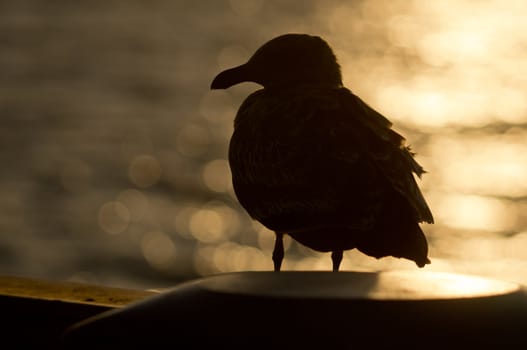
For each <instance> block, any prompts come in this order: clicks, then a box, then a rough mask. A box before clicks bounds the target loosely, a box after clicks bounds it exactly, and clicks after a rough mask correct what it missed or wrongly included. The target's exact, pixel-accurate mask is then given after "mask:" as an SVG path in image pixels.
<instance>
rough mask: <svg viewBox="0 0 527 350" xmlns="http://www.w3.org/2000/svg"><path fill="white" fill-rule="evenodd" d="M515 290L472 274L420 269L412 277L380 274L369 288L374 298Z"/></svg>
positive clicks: (511, 285) (464, 295) (513, 286)
mask: <svg viewBox="0 0 527 350" xmlns="http://www.w3.org/2000/svg"><path fill="white" fill-rule="evenodd" d="M517 290H518V285H516V284H514V283H507V282H501V281H495V280H491V279H485V278H480V277H472V276H458V275H453V274H448V273H430V274H427V273H423V274H420V275H419V279H416V278H415V276H414V275H413V274H412V273H407V272H403V271H399V272H391V273H390V272H389V273H385V274H381V275H380V276H379V280H378V281H377V283H376V284H375V287H374V288H373V289H372V290H371V291H370V292H369V294H370V297H371V298H374V299H399V298H401V297H402V298H404V299H413V298H415V299H419V300H422V299H435V298H441V299H443V298H470V297H481V296H489V295H500V294H507V293H511V292H514V291H517Z"/></svg>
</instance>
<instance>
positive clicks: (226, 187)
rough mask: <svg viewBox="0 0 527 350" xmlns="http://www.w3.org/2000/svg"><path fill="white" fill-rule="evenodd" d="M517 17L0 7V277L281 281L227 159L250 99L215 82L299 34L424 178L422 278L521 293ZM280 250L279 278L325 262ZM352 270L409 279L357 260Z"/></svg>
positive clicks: (443, 12) (526, 271) (525, 159)
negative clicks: (390, 128)
mask: <svg viewBox="0 0 527 350" xmlns="http://www.w3.org/2000/svg"><path fill="white" fill-rule="evenodd" d="M526 17H527V2H524V1H514V0H500V1H498V0H480V1H470V0H455V1H454V0H438V1H418V0H415V1H409V0H408V1H407V0H395V1H380V0H379V1H377V0H363V1H336V0H325V1H314V0H313V1H292V0H286V1H278V0H230V1H227V0H224V1H221V0H217V1H190V0H188V1H187V0H153V1H124V0H123V1H120V0H104V1H99V0H91V1H67V0H48V1H39V0H12V1H9V0H2V1H0V118H1V119H0V144H1V148H0V160H1V162H2V171H1V172H0V273H4V274H16V275H21V276H35V277H43V278H50V279H57V280H75V281H85V282H90V283H98V284H105V285H112V286H123V287H132V288H153V287H164V286H170V285H174V284H175V283H177V282H179V281H183V280H186V279H190V278H195V277H197V276H203V275H210V274H214V273H220V272H228V271H241V270H271V269H272V262H271V251H272V245H273V238H274V237H273V236H274V235H273V234H271V233H270V232H268V231H267V230H266V229H264V228H262V226H260V225H259V224H257V223H255V222H253V221H251V220H250V219H249V218H248V216H247V214H245V212H244V211H243V210H242V209H241V207H240V206H239V205H238V203H237V201H236V199H235V197H234V195H233V192H232V187H231V184H230V173H229V169H228V163H227V161H226V156H227V147H228V141H229V138H230V134H231V132H232V121H233V118H234V114H235V112H236V110H237V108H238V107H239V105H240V103H241V102H242V101H243V99H244V98H245V97H246V96H247V95H248V94H249V93H250V92H251V91H254V90H256V89H257V88H258V86H257V85H255V84H243V85H240V86H237V87H235V88H233V89H230V90H229V91H209V85H210V82H211V80H212V78H213V77H214V76H215V75H216V74H217V73H218V72H219V71H220V70H222V69H224V68H227V67H230V66H234V65H238V64H241V63H243V62H244V61H245V60H246V59H247V58H248V57H249V55H250V54H252V53H253V52H254V50H255V49H256V48H258V47H259V46H260V45H261V44H263V43H264V42H266V41H267V40H269V39H271V38H273V37H275V36H277V35H280V34H283V33H286V32H305V33H310V34H316V35H320V36H322V37H323V38H325V39H326V40H327V41H328V42H329V43H330V45H332V47H333V48H334V50H335V52H336V54H337V57H338V58H339V61H340V64H341V66H342V70H343V74H344V82H345V84H346V86H347V87H349V88H351V89H352V90H353V91H354V92H355V93H357V94H358V95H359V96H361V97H362V98H363V99H364V100H366V101H367V102H368V103H369V104H371V105H372V106H373V107H374V108H376V109H378V110H379V111H380V112H382V113H384V114H385V115H386V116H387V117H388V118H390V119H391V120H392V121H393V122H394V124H395V129H396V130H398V131H400V132H401V133H403V135H405V136H406V137H407V139H408V143H409V144H410V145H411V146H412V147H413V149H414V150H415V151H416V152H417V153H418V154H417V159H418V161H419V162H420V163H421V164H422V165H423V166H424V167H425V168H426V169H427V171H428V173H427V174H425V176H424V178H423V180H422V181H420V185H421V187H422V188H423V189H424V192H425V197H426V198H427V200H428V202H429V203H430V206H431V208H432V210H433V212H434V215H435V218H436V224H435V225H424V226H423V229H424V230H425V232H426V234H427V237H428V239H429V243H430V256H431V259H432V264H431V265H429V266H427V267H426V269H427V270H432V271H452V272H461V273H470V274H478V275H483V276H491V277H497V278H502V279H508V280H513V281H518V282H521V283H526V284H527V229H526V227H527V142H526V141H527V44H526V43H527V21H525V18H526ZM286 247H287V252H286V259H285V262H284V265H283V269H284V270H305V269H308V270H311V269H317V270H318V269H322V270H329V269H330V268H331V259H330V257H329V254H320V253H316V252H313V251H311V250H309V249H306V248H303V247H301V246H299V245H297V244H296V243H294V242H291V240H287V241H286ZM342 269H343V270H364V271H375V270H384V269H416V267H415V265H414V264H413V262H410V261H406V260H399V259H395V258H384V259H380V260H376V259H374V258H370V257H367V256H365V255H362V254H361V253H358V252H355V251H351V252H346V254H345V257H344V261H343V263H342Z"/></svg>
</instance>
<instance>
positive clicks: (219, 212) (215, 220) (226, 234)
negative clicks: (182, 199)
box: [188, 204, 240, 243]
mask: <svg viewBox="0 0 527 350" xmlns="http://www.w3.org/2000/svg"><path fill="white" fill-rule="evenodd" d="M188 225H189V229H190V233H191V234H192V236H193V237H194V238H195V239H197V240H198V241H200V242H203V243H219V242H222V241H225V240H227V239H229V238H231V237H233V236H234V235H235V234H236V233H237V232H238V230H239V226H240V220H239V218H238V213H237V212H236V211H235V210H233V209H231V208H229V207H227V206H225V205H222V204H212V205H208V206H206V207H204V208H201V209H197V210H195V211H194V212H193V213H192V214H191V216H190V218H189V224H188Z"/></svg>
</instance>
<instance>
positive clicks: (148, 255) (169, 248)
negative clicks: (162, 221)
mask: <svg viewBox="0 0 527 350" xmlns="http://www.w3.org/2000/svg"><path fill="white" fill-rule="evenodd" d="M141 250H142V251H143V255H144V257H145V259H146V261H148V263H149V264H150V265H152V266H153V267H154V268H157V269H162V270H163V269H170V268H171V267H172V268H174V266H173V265H174V264H175V261H176V252H177V250H176V246H175V245H174V242H172V240H171V239H170V237H169V236H168V235H167V234H166V233H164V232H161V231H152V232H148V233H147V234H145V235H144V237H143V239H142V241H141Z"/></svg>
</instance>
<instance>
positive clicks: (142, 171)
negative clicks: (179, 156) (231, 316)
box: [128, 155, 161, 188]
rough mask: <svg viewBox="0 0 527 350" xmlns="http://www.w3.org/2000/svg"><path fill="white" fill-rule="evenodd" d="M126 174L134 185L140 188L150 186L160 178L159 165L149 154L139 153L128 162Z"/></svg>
mask: <svg viewBox="0 0 527 350" xmlns="http://www.w3.org/2000/svg"><path fill="white" fill-rule="evenodd" d="M128 176H129V177H130V180H132V182H133V183H134V184H135V185H137V186H139V187H142V188H146V187H150V186H152V185H154V184H155V183H156V182H158V181H159V179H160V178H161V165H160V164H159V161H158V160H157V159H156V158H154V157H152V156H150V155H140V156H137V157H135V158H134V159H133V160H132V162H131V163H130V167H129V168H128Z"/></svg>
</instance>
